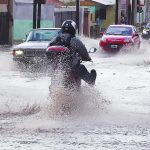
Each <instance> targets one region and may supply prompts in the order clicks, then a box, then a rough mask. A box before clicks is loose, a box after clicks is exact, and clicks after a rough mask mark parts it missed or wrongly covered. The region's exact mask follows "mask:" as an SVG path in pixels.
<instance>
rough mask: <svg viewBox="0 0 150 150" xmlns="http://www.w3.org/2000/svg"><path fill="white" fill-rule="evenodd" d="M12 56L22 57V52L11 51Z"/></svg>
mask: <svg viewBox="0 0 150 150" xmlns="http://www.w3.org/2000/svg"><path fill="white" fill-rule="evenodd" d="M13 55H15V56H22V55H23V51H22V50H13Z"/></svg>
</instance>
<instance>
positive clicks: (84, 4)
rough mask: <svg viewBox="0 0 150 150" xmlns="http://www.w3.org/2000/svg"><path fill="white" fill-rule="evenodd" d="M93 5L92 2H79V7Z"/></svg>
mask: <svg viewBox="0 0 150 150" xmlns="http://www.w3.org/2000/svg"><path fill="white" fill-rule="evenodd" d="M95 4H96V3H95V2H93V1H80V6H94V5H95Z"/></svg>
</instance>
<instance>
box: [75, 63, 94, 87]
mask: <svg viewBox="0 0 150 150" xmlns="http://www.w3.org/2000/svg"><path fill="white" fill-rule="evenodd" d="M76 73H77V75H78V76H80V77H81V79H83V80H84V81H85V82H87V83H88V84H91V85H94V84H95V80H96V75H97V74H96V70H94V69H92V70H91V72H90V73H89V72H88V70H87V69H86V67H85V66H84V65H81V64H80V65H78V66H77V67H76Z"/></svg>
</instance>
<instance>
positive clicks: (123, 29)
mask: <svg viewBox="0 0 150 150" xmlns="http://www.w3.org/2000/svg"><path fill="white" fill-rule="evenodd" d="M100 34H101V35H102V37H101V39H100V42H99V46H100V47H101V48H102V50H104V51H106V52H118V51H120V50H121V49H130V48H138V49H139V48H140V43H141V40H140V35H139V34H138V32H137V30H136V28H135V27H134V26H132V25H110V26H109V27H108V28H107V29H106V31H105V32H101V33H100Z"/></svg>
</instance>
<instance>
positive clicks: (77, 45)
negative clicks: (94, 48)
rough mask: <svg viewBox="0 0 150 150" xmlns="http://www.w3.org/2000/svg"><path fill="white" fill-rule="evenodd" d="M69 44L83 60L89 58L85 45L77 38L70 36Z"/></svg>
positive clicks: (88, 59)
mask: <svg viewBox="0 0 150 150" xmlns="http://www.w3.org/2000/svg"><path fill="white" fill-rule="evenodd" d="M70 46H71V47H72V48H73V49H74V50H75V51H76V52H78V53H79V54H80V56H81V58H82V60H83V61H90V60H91V57H90V56H89V53H88V52H87V49H86V47H85V45H84V44H83V43H82V42H81V41H80V40H79V39H78V38H72V39H71V41H70Z"/></svg>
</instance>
